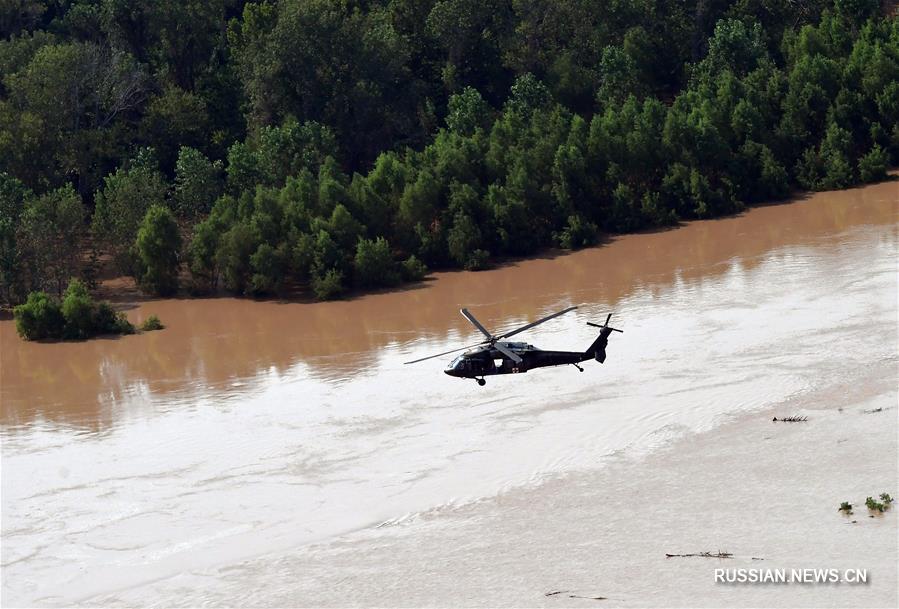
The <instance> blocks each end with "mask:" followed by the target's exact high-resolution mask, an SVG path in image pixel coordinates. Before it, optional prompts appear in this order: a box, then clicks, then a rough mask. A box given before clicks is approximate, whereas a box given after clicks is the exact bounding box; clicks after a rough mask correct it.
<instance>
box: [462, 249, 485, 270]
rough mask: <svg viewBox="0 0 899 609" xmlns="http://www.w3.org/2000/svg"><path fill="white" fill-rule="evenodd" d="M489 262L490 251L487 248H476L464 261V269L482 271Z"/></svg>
mask: <svg viewBox="0 0 899 609" xmlns="http://www.w3.org/2000/svg"><path fill="white" fill-rule="evenodd" d="M489 262H490V252H488V251H487V250H482V249H476V250H475V251H473V252H472V253H471V254H470V255H469V256H468V260H467V261H466V262H465V270H466V271H482V270H484V269H486V268H487V267H488V263H489Z"/></svg>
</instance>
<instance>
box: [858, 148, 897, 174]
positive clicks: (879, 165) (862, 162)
mask: <svg viewBox="0 0 899 609" xmlns="http://www.w3.org/2000/svg"><path fill="white" fill-rule="evenodd" d="M889 163H890V158H889V155H888V154H887V152H886V150H884V149H883V148H881V147H880V146H879V145H878V144H874V147H873V148H871V150H870V151H869V152H868V154H866V155H865V156H863V157H862V158H860V159H859V160H858V173H859V176H860V177H861V179H862V182H879V181H881V180H885V179H886V177H887V167H888V166H889Z"/></svg>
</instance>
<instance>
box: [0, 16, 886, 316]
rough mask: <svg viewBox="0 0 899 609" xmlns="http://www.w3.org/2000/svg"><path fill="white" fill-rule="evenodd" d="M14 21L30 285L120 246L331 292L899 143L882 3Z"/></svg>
mask: <svg viewBox="0 0 899 609" xmlns="http://www.w3.org/2000/svg"><path fill="white" fill-rule="evenodd" d="M886 4H889V3H886ZM890 6H891V5H890ZM0 32H2V38H3V39H2V42H0V289H2V296H0V298H2V299H3V300H5V301H6V302H7V303H10V304H15V303H19V302H22V301H24V300H25V299H26V297H27V296H28V294H29V293H30V292H32V291H39V290H44V291H47V292H49V293H51V294H55V295H62V293H63V292H64V291H65V290H66V287H67V285H68V284H69V281H70V279H71V278H73V277H75V278H80V279H81V280H82V281H83V282H84V284H86V285H87V286H95V285H96V282H97V278H98V276H99V275H98V274H99V273H100V272H101V270H102V269H112V268H114V269H115V271H116V272H118V273H122V274H127V275H131V276H133V277H135V279H136V280H137V282H138V285H139V286H140V287H141V289H143V290H144V291H145V292H147V293H149V294H162V295H164V294H172V293H174V292H176V291H179V290H186V291H189V292H191V293H210V292H216V291H219V290H227V291H228V292H231V293H236V294H246V295H279V294H287V293H290V294H296V293H298V291H299V293H303V292H304V291H306V290H309V292H310V293H311V294H313V295H314V296H315V297H317V298H320V299H328V298H334V297H338V296H340V295H341V294H342V293H344V292H345V291H346V290H349V289H368V288H375V287H381V286H390V285H395V284H398V283H400V282H402V281H410V280H417V279H420V278H421V277H423V276H424V274H425V273H426V272H427V269H428V268H465V269H471V270H476V269H480V268H484V267H486V266H488V265H489V264H490V263H491V261H492V260H495V259H497V258H498V257H503V256H524V255H528V254H531V253H533V252H535V251H537V250H538V249H540V248H545V247H548V246H557V247H563V248H579V247H585V246H588V245H591V244H593V243H595V242H596V241H597V239H598V238H599V236H600V235H601V234H603V233H620V232H630V231H636V230H640V229H644V228H649V227H657V226H665V225H672V224H676V223H677V222H679V221H681V220H687V219H695V218H708V217H714V216H719V215H722V214H730V213H734V212H737V211H739V210H740V209H742V208H743V207H744V206H746V205H751V204H753V203H755V202H759V201H767V200H773V199H778V198H783V197H785V196H786V195H787V194H788V193H789V192H790V191H791V189H793V188H797V187H798V188H803V189H812V190H820V189H834V188H844V187H848V186H851V185H853V184H857V183H860V182H868V181H876V180H880V179H884V178H885V177H886V170H887V169H888V167H890V166H891V165H893V164H895V163H896V162H897V161H899V23H897V19H896V16H895V12H894V9H893V8H889V7H884V6H881V3H880V2H879V1H877V0H736V1H725V0H368V1H366V0H358V1H352V0H280V1H277V0H272V1H265V2H245V1H241V0H179V1H173V0H44V1H35V0H4V1H3V2H2V3H0ZM76 292H77V294H76V296H77V297H78V298H83V297H86V295H85V294H84V288H83V287H82V286H81V284H80V283H79V284H78V288H77V290H76ZM73 293H75V292H73ZM73 298H74V297H73Z"/></svg>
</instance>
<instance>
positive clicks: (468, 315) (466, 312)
mask: <svg viewBox="0 0 899 609" xmlns="http://www.w3.org/2000/svg"><path fill="white" fill-rule="evenodd" d="M459 313H461V314H462V315H463V316H464V317H465V319H467V320H468V321H470V322H471V323H472V325H473V326H474V327H475V328H477V329H478V330H480V331H481V334H483V335H484V336H486V337H487V338H488V339H492V338H493V335H492V334H491V333H490V332H488V331H487V328H485V327H484V326H482V325H481V322H479V321H478V320H477V319H475V316H474V315H472V314H471V311H469V310H468V309H459Z"/></svg>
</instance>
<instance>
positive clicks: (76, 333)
mask: <svg viewBox="0 0 899 609" xmlns="http://www.w3.org/2000/svg"><path fill="white" fill-rule="evenodd" d="M62 315H63V317H65V320H66V323H65V328H64V329H63V337H64V338H68V339H80V338H89V337H90V336H93V335H94V334H95V330H96V317H97V316H96V313H95V305H94V301H93V299H92V298H91V295H90V294H89V293H88V291H87V286H85V285H84V283H83V282H82V281H81V280H79V279H72V281H70V282H69V287H67V288H66V293H65V295H64V296H63V299H62Z"/></svg>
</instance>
